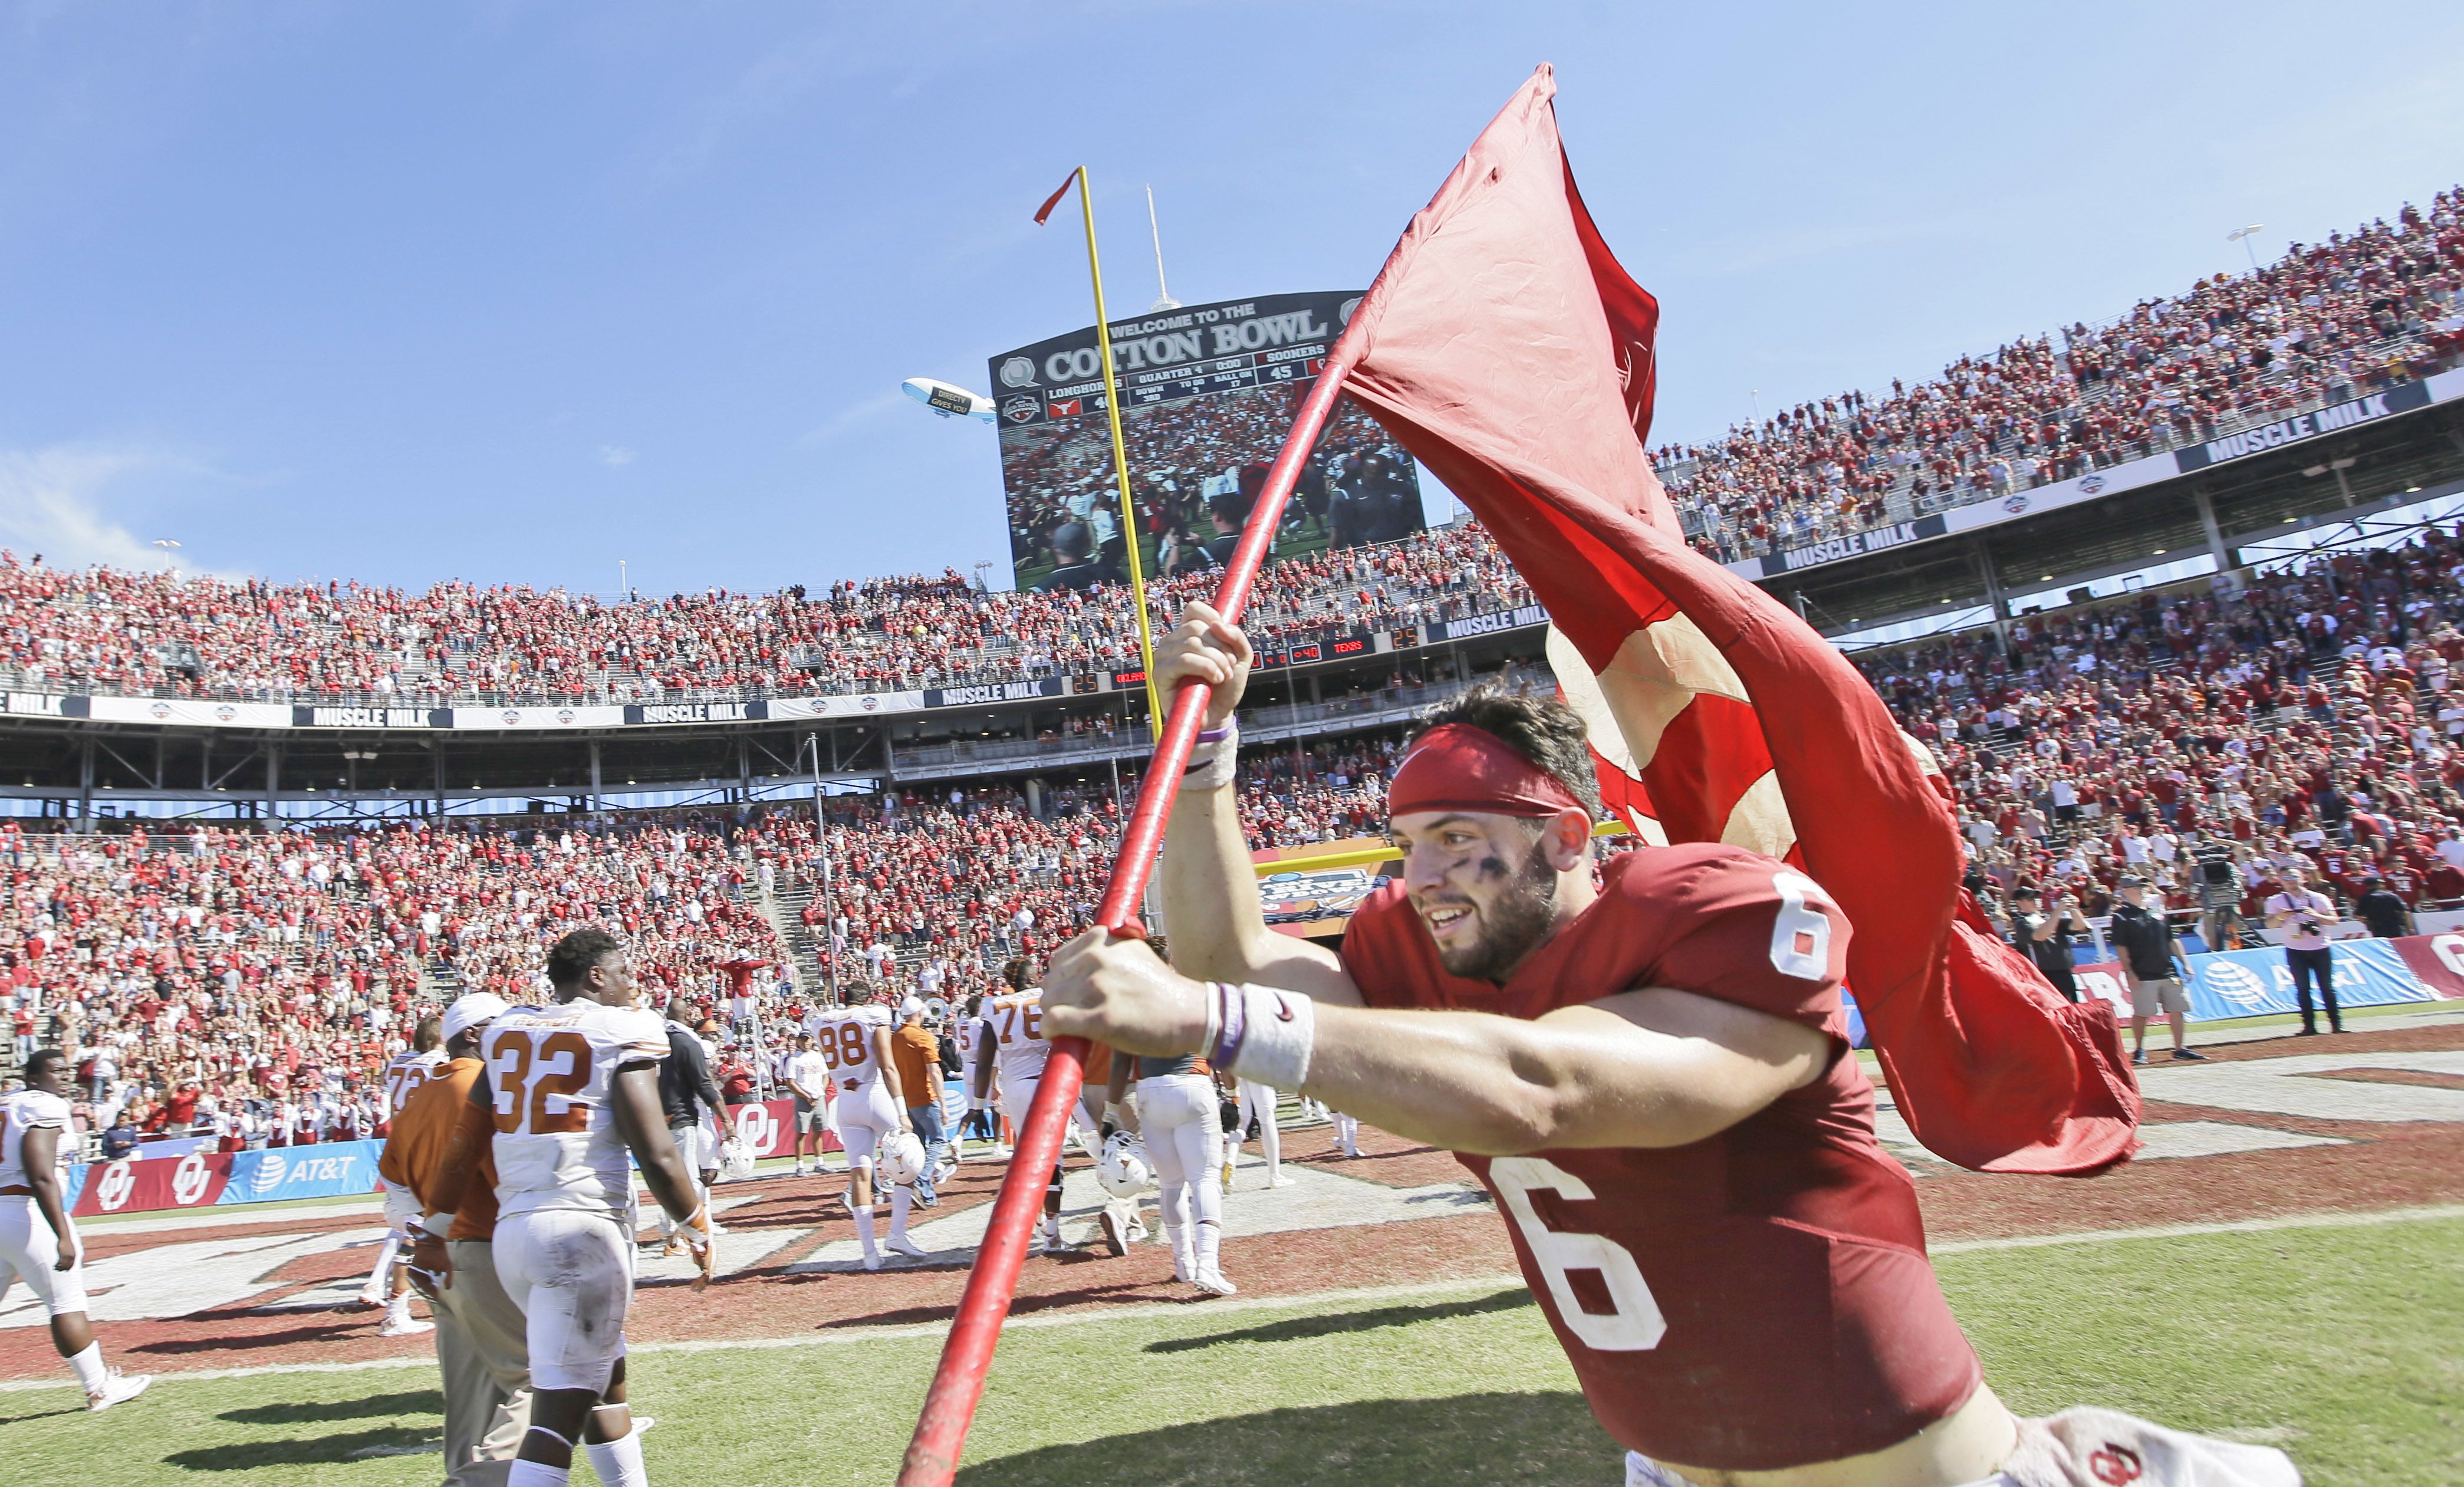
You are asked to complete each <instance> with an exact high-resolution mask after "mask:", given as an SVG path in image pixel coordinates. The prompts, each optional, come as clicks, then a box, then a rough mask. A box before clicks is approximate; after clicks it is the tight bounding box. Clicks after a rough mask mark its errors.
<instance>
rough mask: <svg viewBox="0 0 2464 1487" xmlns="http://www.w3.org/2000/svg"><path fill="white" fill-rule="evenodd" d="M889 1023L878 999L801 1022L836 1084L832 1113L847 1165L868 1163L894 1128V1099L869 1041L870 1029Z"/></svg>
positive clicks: (883, 1027) (884, 1028)
mask: <svg viewBox="0 0 2464 1487" xmlns="http://www.w3.org/2000/svg"><path fill="white" fill-rule="evenodd" d="M890 1028H891V1017H890V1009H889V1008H888V1007H885V1006H883V1005H881V1004H880V1003H879V1002H867V1003H866V1004H864V1005H863V1006H860V1007H834V1008H832V1009H830V1010H829V1011H827V1012H817V1013H815V1014H813V1016H812V1017H808V1018H806V1019H805V1022H804V1030H805V1031H806V1032H809V1033H811V1034H812V1035H813V1047H814V1051H815V1052H817V1053H819V1054H820V1055H821V1056H822V1064H823V1066H824V1068H825V1069H826V1070H827V1072H828V1075H829V1081H830V1082H831V1083H832V1084H834V1085H836V1086H837V1088H838V1098H837V1099H835V1100H833V1101H832V1102H830V1116H831V1121H832V1124H834V1125H836V1126H838V1132H839V1145H840V1146H842V1147H844V1148H846V1149H847V1163H848V1165H849V1166H855V1165H858V1164H863V1163H869V1162H870V1161H871V1160H872V1154H873V1152H874V1151H875V1150H876V1149H878V1148H880V1146H881V1138H883V1137H884V1136H887V1135H889V1134H890V1133H891V1131H894V1130H896V1129H897V1128H898V1106H897V1103H896V1102H895V1101H893V1100H891V1098H890V1086H889V1084H888V1083H886V1082H884V1081H883V1080H882V1077H881V1060H880V1059H879V1058H877V1057H875V1056H874V1051H873V1046H872V1035H873V1033H874V1032H875V1031H876V1030H878V1031H882V1032H888V1031H889V1030H890Z"/></svg>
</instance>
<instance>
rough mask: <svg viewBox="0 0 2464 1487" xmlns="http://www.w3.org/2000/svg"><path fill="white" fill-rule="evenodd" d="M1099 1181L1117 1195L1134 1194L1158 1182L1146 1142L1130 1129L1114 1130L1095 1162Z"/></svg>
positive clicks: (1106, 1190) (1127, 1195)
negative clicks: (1101, 1154)
mask: <svg viewBox="0 0 2464 1487" xmlns="http://www.w3.org/2000/svg"><path fill="white" fill-rule="evenodd" d="M1095 1181H1096V1183H1097V1184H1098V1185H1100V1186H1101V1187H1102V1188H1103V1190H1104V1191H1105V1192H1109V1193H1111V1195H1112V1196H1113V1197H1116V1198H1123V1199H1127V1198H1134V1197H1136V1196H1138V1195H1139V1194H1140V1193H1142V1192H1147V1191H1148V1190H1149V1189H1151V1188H1153V1187H1154V1186H1155V1168H1154V1167H1153V1166H1152V1165H1151V1164H1150V1163H1149V1162H1148V1161H1147V1148H1146V1146H1145V1144H1144V1143H1142V1142H1140V1141H1139V1140H1138V1138H1137V1137H1135V1136H1133V1135H1131V1134H1130V1133H1129V1132H1128V1131H1125V1130H1117V1131H1114V1132H1112V1139H1111V1140H1110V1141H1107V1142H1105V1143H1104V1154H1103V1156H1102V1158H1101V1159H1099V1160H1098V1161H1097V1162H1096V1164H1095Z"/></svg>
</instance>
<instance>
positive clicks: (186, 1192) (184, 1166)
mask: <svg viewBox="0 0 2464 1487" xmlns="http://www.w3.org/2000/svg"><path fill="white" fill-rule="evenodd" d="M213 1181H214V1172H213V1169H212V1168H210V1167H209V1166H207V1165H206V1158H205V1153H203V1152H200V1151H191V1152H189V1153H188V1154H187V1156H184V1157H182V1158H180V1165H179V1167H178V1168H177V1169H175V1170H173V1171H172V1173H171V1201H172V1202H173V1203H176V1204H178V1205H179V1206H180V1207H182V1208H187V1207H190V1206H192V1205H193V1204H195V1202H196V1201H197V1200H198V1199H199V1198H202V1197H204V1196H205V1195H206V1192H207V1190H208V1189H209V1188H211V1187H212V1186H213Z"/></svg>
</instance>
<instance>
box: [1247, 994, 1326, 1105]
mask: <svg viewBox="0 0 2464 1487" xmlns="http://www.w3.org/2000/svg"><path fill="white" fill-rule="evenodd" d="M1231 991H1232V992H1233V993H1235V994H1237V995H1239V996H1240V997H1241V1006H1242V1013H1243V1017H1242V1019H1241V1020H1242V1029H1241V1040H1240V1043H1239V1045H1238V1046H1237V1047H1235V1048H1233V1049H1231V1050H1230V1062H1231V1067H1232V1072H1233V1073H1234V1074H1235V1075H1238V1076H1239V1077H1240V1078H1242V1079H1247V1080H1255V1081H1257V1082H1259V1083H1261V1084H1265V1085H1269V1086H1271V1087H1273V1088H1276V1089H1298V1088H1300V1087H1301V1084H1302V1082H1304V1081H1306V1080H1307V1079H1308V1078H1309V1053H1310V1051H1311V1050H1312V1049H1313V1048H1314V1047H1315V1046H1316V1041H1317V1006H1316V1004H1315V1003H1314V1002H1311V1001H1310V1000H1309V998H1308V997H1306V996H1304V995H1301V994H1300V993H1298V992H1287V991H1284V990H1283V989H1281V988H1279V987H1272V986H1237V987H1233V988H1231Z"/></svg>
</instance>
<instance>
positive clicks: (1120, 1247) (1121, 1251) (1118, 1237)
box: [1102, 1204, 1130, 1256]
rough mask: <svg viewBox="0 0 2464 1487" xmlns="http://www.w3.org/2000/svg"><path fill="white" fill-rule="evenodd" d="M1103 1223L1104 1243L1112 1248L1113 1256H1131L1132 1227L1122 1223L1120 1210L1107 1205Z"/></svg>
mask: <svg viewBox="0 0 2464 1487" xmlns="http://www.w3.org/2000/svg"><path fill="white" fill-rule="evenodd" d="M1102 1223H1103V1225H1104V1242H1105V1243H1106V1244H1109V1245H1111V1247H1112V1253H1113V1255H1114V1256H1122V1255H1127V1254H1129V1253H1130V1226H1129V1225H1128V1224H1126V1223H1124V1222H1122V1221H1121V1212H1120V1210H1118V1209H1116V1208H1113V1207H1112V1206H1111V1204H1106V1205H1105V1206H1104V1214H1103V1218H1102Z"/></svg>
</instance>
